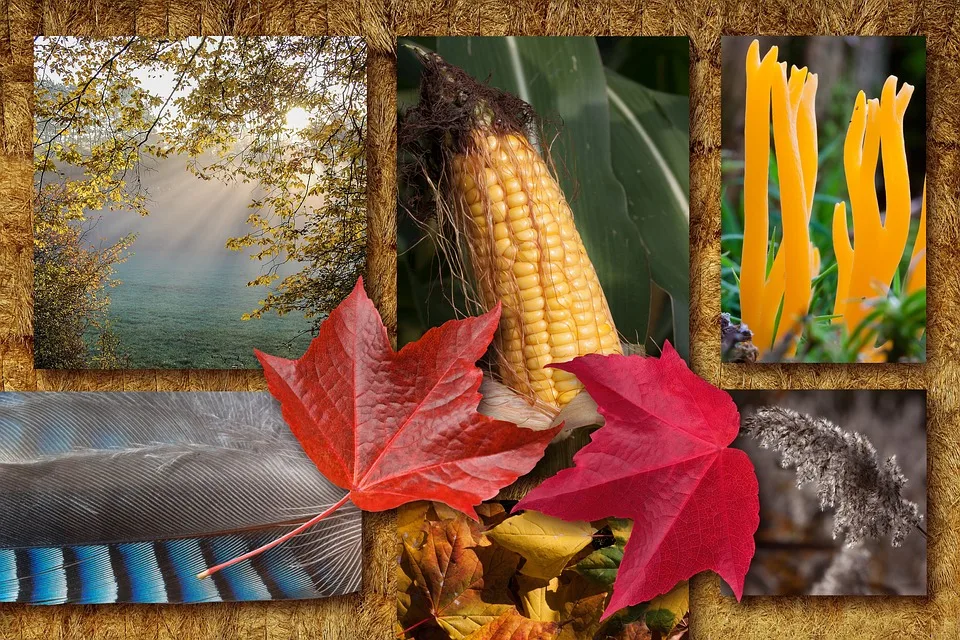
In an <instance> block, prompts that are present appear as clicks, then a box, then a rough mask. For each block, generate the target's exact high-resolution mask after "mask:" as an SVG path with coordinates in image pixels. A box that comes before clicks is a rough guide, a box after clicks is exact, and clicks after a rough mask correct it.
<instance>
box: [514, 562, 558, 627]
mask: <svg viewBox="0 0 960 640" xmlns="http://www.w3.org/2000/svg"><path fill="white" fill-rule="evenodd" d="M517 587H518V590H519V596H520V602H521V603H522V604H523V612H524V613H525V614H526V616H527V617H528V618H530V619H531V620H536V621H538V622H558V621H559V620H560V611H559V610H557V609H556V608H555V606H556V604H557V602H556V593H557V590H558V589H559V588H560V578H553V579H551V580H544V579H542V578H531V577H530V576H525V575H523V574H521V575H518V576H517Z"/></svg>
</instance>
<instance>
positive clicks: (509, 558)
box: [401, 516, 519, 640]
mask: <svg viewBox="0 0 960 640" xmlns="http://www.w3.org/2000/svg"><path fill="white" fill-rule="evenodd" d="M424 531H425V533H426V539H425V542H424V543H423V545H422V546H421V547H420V548H414V547H413V546H411V545H409V544H405V545H404V557H403V562H402V567H403V570H404V571H405V572H406V573H407V574H408V575H409V576H410V578H412V580H413V586H412V588H411V591H412V595H411V602H410V605H409V606H408V609H407V613H406V616H405V619H404V620H402V621H401V624H403V625H404V627H405V628H407V629H409V628H410V627H412V626H413V625H418V624H419V625H420V626H423V625H424V624H425V622H424V621H425V620H427V621H429V622H427V623H426V624H434V623H435V624H436V625H438V626H439V627H441V628H442V629H443V630H444V631H446V632H447V634H448V635H449V636H450V638H452V640H462V639H463V638H465V637H467V636H468V635H470V634H471V633H473V632H474V631H476V630H477V629H479V628H481V627H483V626H484V625H486V624H488V623H490V622H492V621H493V620H495V619H497V618H498V617H499V616H501V615H503V614H504V613H508V612H510V611H515V610H516V607H514V606H513V605H512V604H510V596H509V593H508V592H507V582H508V580H509V577H510V576H511V575H512V574H513V573H514V572H515V571H516V567H517V564H518V562H519V558H518V557H517V556H516V555H515V554H510V553H509V552H508V551H506V550H503V549H499V548H498V547H495V546H489V547H486V548H477V544H478V542H479V538H478V536H477V535H476V532H475V531H474V530H472V529H471V526H470V521H468V520H467V519H466V518H465V517H462V516H461V517H459V518H457V519H453V520H446V521H443V522H427V523H425V524H424ZM481 555H482V556H483V557H484V559H485V560H486V566H489V567H490V571H489V573H487V574H486V575H485V573H484V568H485V563H484V562H483V561H481ZM418 637H419V634H418Z"/></svg>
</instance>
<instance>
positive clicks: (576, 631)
mask: <svg viewBox="0 0 960 640" xmlns="http://www.w3.org/2000/svg"><path fill="white" fill-rule="evenodd" d="M477 513H478V514H479V517H480V521H479V522H477V521H474V520H471V519H470V518H468V517H466V516H464V515H463V514H462V513H460V512H458V511H455V510H453V509H451V508H449V507H447V506H445V505H443V504H440V503H434V502H414V503H410V504H408V505H405V506H404V507H402V508H401V509H400V511H399V522H398V533H399V537H400V566H399V572H398V576H397V593H398V601H397V604H398V612H397V613H398V629H397V638H407V639H416V640H446V639H452V640H507V639H509V640H554V639H556V640H591V639H594V640H606V639H615V640H653V639H663V640H667V639H670V640H679V639H680V638H683V637H686V633H687V618H686V616H687V609H688V589H687V582H686V581H683V582H681V583H679V584H678V585H677V586H676V587H675V588H674V589H673V590H672V591H670V592H669V593H667V594H666V595H663V596H660V597H658V598H655V599H654V600H653V601H651V602H649V603H645V604H639V605H635V606H632V607H628V608H626V609H623V610H621V611H618V612H616V613H614V614H613V615H611V616H609V617H608V618H607V619H605V620H604V619H602V616H603V613H604V610H605V608H606V606H607V604H608V603H609V600H610V591H611V588H612V586H613V582H614V580H615V578H616V576H617V570H618V568H619V566H620V561H621V560H622V559H623V553H624V547H625V546H626V543H627V540H628V539H629V537H630V531H631V528H632V523H631V521H630V520H625V519H617V518H607V519H605V520H601V521H598V522H594V523H585V522H564V521H563V520H558V519H556V518H553V517H551V516H547V515H543V514H541V513H537V512H535V511H525V512H523V513H520V514H519V515H513V516H510V515H508V513H507V510H506V509H505V508H504V505H503V504H501V503H498V502H489V503H484V504H482V505H480V506H479V507H478V508H477Z"/></svg>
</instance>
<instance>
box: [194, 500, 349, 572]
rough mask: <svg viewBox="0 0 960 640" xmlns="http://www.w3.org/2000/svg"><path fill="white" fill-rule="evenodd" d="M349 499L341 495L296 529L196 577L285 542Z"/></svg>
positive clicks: (216, 570)
mask: <svg viewBox="0 0 960 640" xmlns="http://www.w3.org/2000/svg"><path fill="white" fill-rule="evenodd" d="M349 499H350V494H349V493H348V494H347V495H345V496H343V498H342V499H341V500H340V502H338V503H336V504H335V505H333V506H332V507H330V508H329V509H327V510H326V511H324V512H323V513H321V514H320V515H318V516H315V517H313V518H311V519H310V520H308V521H306V522H304V523H303V524H302V525H300V526H299V527H297V528H296V529H293V530H292V531H289V532H287V533H285V534H283V535H282V536H280V537H279V538H277V539H276V540H273V541H272V542H268V543H267V544H265V545H263V546H262V547H259V548H257V549H254V550H253V551H250V552H248V553H245V554H243V555H242V556H237V557H236V558H234V559H232V560H227V561H226V562H224V563H223V564H218V565H217V566H215V567H210V568H209V569H207V570H206V571H201V572H200V573H198V574H197V578H198V579H199V580H203V579H204V578H209V577H210V576H212V575H213V574H215V573H216V572H218V571H220V570H221V569H226V568H227V567H229V566H232V565H235V564H237V563H238V562H243V561H244V560H249V559H250V558H253V557H255V556H258V555H260V554H261V553H263V552H264V551H269V550H270V549H273V548H274V547H275V546H277V545H279V544H283V543H284V542H286V541H287V540H289V539H290V538H292V537H294V536H296V535H299V534H300V533H303V532H304V531H306V530H307V529H309V528H310V527H312V526H313V525H315V524H317V523H318V522H320V521H321V520H323V519H324V518H326V517H327V516H329V515H330V514H332V513H333V512H334V511H336V510H337V509H339V508H340V507H342V506H343V505H345V504H346V503H347V501H348V500H349Z"/></svg>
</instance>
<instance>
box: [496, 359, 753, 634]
mask: <svg viewBox="0 0 960 640" xmlns="http://www.w3.org/2000/svg"><path fill="white" fill-rule="evenodd" d="M554 366H556V367H557V368H558V369H562V370H564V371H569V372H570V373H572V374H574V375H576V376H577V378H579V379H580V381H581V382H582V383H583V384H584V386H585V387H586V389H587V391H588V392H589V393H590V395H591V396H592V397H593V399H594V401H596V403H597V405H598V408H599V411H600V413H601V414H602V415H603V417H604V418H605V425H604V426H603V427H601V428H600V429H599V430H597V431H596V432H595V433H594V434H593V436H592V439H591V442H590V444H588V445H587V446H586V447H584V448H583V449H581V450H580V451H579V452H578V453H577V455H576V456H575V457H574V463H575V466H574V467H573V468H571V469H565V470H563V471H561V472H560V473H558V474H557V475H555V476H553V477H552V478H550V479H548V480H547V481H546V482H544V483H543V484H542V485H540V486H539V487H537V488H536V489H534V490H533V491H531V492H530V493H528V494H527V496H526V497H525V498H524V499H523V500H521V501H520V503H519V504H517V506H516V507H515V509H514V510H519V509H533V510H536V511H540V512H542V513H546V514H549V515H552V516H554V517H558V518H562V519H564V520H584V521H594V520H600V519H602V518H607V517H618V518H632V519H633V521H634V524H633V532H632V534H631V536H630V540H629V542H628V543H627V546H626V548H625V549H624V556H623V561H622V562H621V564H620V569H619V571H618V573H617V579H616V582H615V583H614V589H613V595H612V596H611V598H610V603H609V605H608V606H607V609H606V611H605V612H604V617H608V616H610V615H611V614H612V613H613V612H615V611H617V610H619V609H622V608H623V607H626V606H629V605H633V604H637V603H640V602H646V601H649V600H651V599H653V598H655V597H656V596H658V595H660V594H663V593H666V592H668V591H669V590H670V589H672V588H673V587H674V586H675V585H676V584H677V583H678V582H680V581H682V580H686V579H688V578H689V577H690V576H692V575H694V574H695V573H698V572H700V571H703V570H706V569H713V570H714V571H716V572H717V573H719V574H720V575H721V576H722V577H723V579H724V580H726V581H727V583H728V584H729V585H730V586H731V587H732V588H733V591H734V593H735V594H736V596H737V599H739V598H740V597H741V596H742V594H743V581H744V577H745V576H746V573H747V569H748V568H749V566H750V561H751V559H752V558H753V554H754V551H755V545H754V541H753V534H754V533H755V532H756V530H757V527H758V525H759V524H760V501H759V496H758V485H757V478H756V474H755V473H754V469H753V464H751V462H750V460H749V458H748V457H747V455H746V454H745V453H744V452H742V451H738V450H736V449H730V448H728V445H729V444H730V443H731V442H733V439H734V438H735V437H736V436H737V432H738V430H739V425H740V416H739V413H738V412H737V407H736V405H734V403H733V400H732V399H731V398H730V396H729V394H727V393H726V392H725V391H722V390H720V389H717V388H716V387H714V386H713V385H711V384H709V383H707V382H706V381H704V380H703V379H701V378H699V377H698V376H697V375H696V374H694V373H693V372H692V371H690V369H689V368H687V365H686V363H684V362H683V360H682V359H681V358H680V356H679V355H678V354H677V352H676V351H675V350H674V349H673V347H672V346H671V345H670V343H669V342H668V343H666V344H665V345H664V348H663V353H662V355H661V356H660V358H644V357H640V356H619V355H611V356H600V355H587V356H583V357H580V358H577V359H575V360H573V361H571V362H567V363H564V364H558V365H554Z"/></svg>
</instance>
